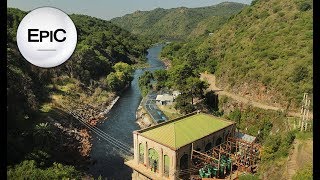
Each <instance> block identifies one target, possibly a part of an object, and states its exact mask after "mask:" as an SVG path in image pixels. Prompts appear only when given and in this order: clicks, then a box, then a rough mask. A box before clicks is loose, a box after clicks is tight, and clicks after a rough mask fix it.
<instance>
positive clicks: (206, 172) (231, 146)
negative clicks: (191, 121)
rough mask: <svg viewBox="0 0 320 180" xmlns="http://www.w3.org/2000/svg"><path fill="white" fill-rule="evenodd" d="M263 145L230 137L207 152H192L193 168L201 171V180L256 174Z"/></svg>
mask: <svg viewBox="0 0 320 180" xmlns="http://www.w3.org/2000/svg"><path fill="white" fill-rule="evenodd" d="M260 152H261V145H259V144H258V143H255V142H248V141H245V140H243V139H241V138H234V137H228V138H227V140H226V141H225V142H224V143H222V144H220V145H218V146H216V147H213V148H212V149H210V150H209V151H206V152H199V151H196V150H194V149H193V145H192V151H191V162H192V166H193V168H196V169H199V174H200V177H201V178H226V177H227V176H229V178H230V179H231V175H232V172H233V171H234V170H237V173H236V177H238V173H239V172H248V173H255V172H256V171H257V162H258V161H259V160H260V158H261V156H260Z"/></svg>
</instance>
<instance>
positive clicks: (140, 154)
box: [139, 143, 144, 163]
mask: <svg viewBox="0 0 320 180" xmlns="http://www.w3.org/2000/svg"><path fill="white" fill-rule="evenodd" d="M143 162H144V146H143V144H142V143H140V144H139V163H143Z"/></svg>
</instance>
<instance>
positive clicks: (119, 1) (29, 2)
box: [7, 0, 252, 20]
mask: <svg viewBox="0 0 320 180" xmlns="http://www.w3.org/2000/svg"><path fill="white" fill-rule="evenodd" d="M225 1H230V2H239V3H244V4H250V3H251V1H252V0H8V1H7V3H8V7H15V8H19V9H21V10H24V11H29V10H33V9H35V8H38V7H41V6H52V7H56V8H59V9H61V10H63V11H64V12H66V13H68V14H72V13H74V14H85V15H89V16H93V17H97V18H102V19H105V20H110V19H112V18H114V17H119V16H123V15H125V14H130V13H133V12H135V11H137V10H140V11H148V10H153V9H155V8H158V7H160V8H165V9H169V8H176V7H181V6H183V7H190V8H191V7H203V6H211V5H215V4H219V3H221V2H225Z"/></svg>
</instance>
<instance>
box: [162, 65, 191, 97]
mask: <svg viewBox="0 0 320 180" xmlns="http://www.w3.org/2000/svg"><path fill="white" fill-rule="evenodd" d="M189 77H197V76H196V75H195V73H194V72H193V69H192V68H191V67H190V65H188V64H185V63H184V64H181V65H177V66H173V67H172V68H171V70H170V71H169V82H168V84H169V85H170V86H172V87H174V88H175V89H178V90H180V91H183V92H184V91H186V90H187V88H188V87H187V86H186V85H187V78H189Z"/></svg>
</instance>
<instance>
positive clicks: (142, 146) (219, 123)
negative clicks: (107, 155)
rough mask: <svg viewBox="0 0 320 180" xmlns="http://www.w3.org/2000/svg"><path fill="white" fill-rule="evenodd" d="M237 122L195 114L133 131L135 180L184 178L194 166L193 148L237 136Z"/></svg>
mask: <svg viewBox="0 0 320 180" xmlns="http://www.w3.org/2000/svg"><path fill="white" fill-rule="evenodd" d="M235 130H236V125H235V123H234V122H232V121H229V120H225V119H222V118H218V117H215V116H212V115H209V114H204V113H192V114H189V115H186V116H183V117H180V118H177V119H174V120H171V121H167V122H163V123H160V124H157V125H155V126H152V127H148V128H145V129H141V130H137V131H134V132H133V141H134V159H133V160H129V161H127V162H125V164H126V165H127V166H129V167H131V168H132V169H133V174H132V179H172V180H173V179H180V178H181V176H180V172H183V171H188V169H189V168H190V167H191V156H192V154H191V153H192V150H193V149H195V150H197V151H199V152H206V151H208V150H210V149H212V148H213V147H215V146H218V145H220V144H221V143H223V142H225V141H226V140H227V138H228V137H234V136H235Z"/></svg>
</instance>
